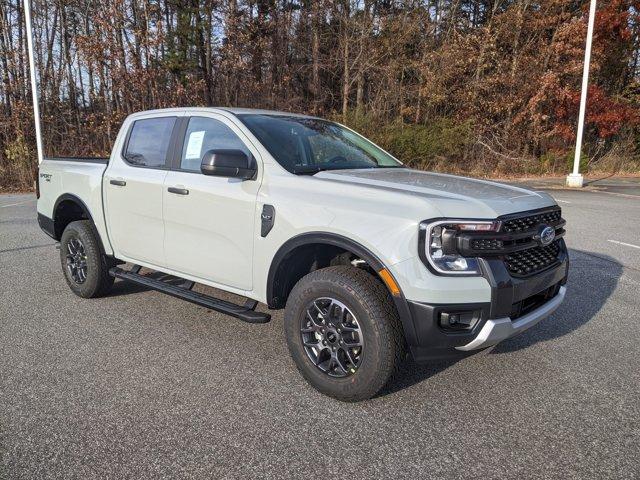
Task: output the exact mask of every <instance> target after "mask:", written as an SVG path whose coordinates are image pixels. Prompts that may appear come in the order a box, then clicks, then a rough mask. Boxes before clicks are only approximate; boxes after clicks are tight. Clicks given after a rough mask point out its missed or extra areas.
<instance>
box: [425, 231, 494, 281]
mask: <svg viewBox="0 0 640 480" xmlns="http://www.w3.org/2000/svg"><path fill="white" fill-rule="evenodd" d="M499 229H500V222H499V221H492V220H487V221H469V220H438V221H433V222H424V223H421V224H420V230H421V231H420V249H421V250H422V251H421V252H420V254H421V255H420V256H421V257H423V260H426V262H427V264H428V265H427V266H429V267H431V268H432V269H433V270H435V271H436V273H439V274H441V275H479V274H480V267H479V265H478V259H477V258H472V257H463V256H462V255H460V254H459V253H458V252H457V239H456V237H457V235H458V233H459V232H497V231H498V230H499Z"/></svg>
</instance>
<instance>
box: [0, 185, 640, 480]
mask: <svg viewBox="0 0 640 480" xmlns="http://www.w3.org/2000/svg"><path fill="white" fill-rule="evenodd" d="M627 191H631V192H632V193H633V190H632V189H628V190H627ZM550 193H551V194H552V195H553V196H554V197H555V198H556V199H557V200H558V202H559V204H560V206H561V207H562V209H563V212H564V216H565V218H566V219H567V221H568V232H569V233H568V236H567V242H568V245H569V247H570V250H571V252H570V255H571V273H570V280H569V283H568V293H567V298H566V301H565V303H564V304H563V305H562V306H561V307H560V309H559V310H558V311H557V312H556V313H555V314H554V315H553V316H551V317H549V318H548V319H546V320H544V321H543V322H541V323H540V324H538V325H537V326H536V327H534V328H533V329H531V330H528V331H526V332H525V333H523V334H521V335H520V336H518V337H515V338H512V339H510V340H507V341H505V342H503V343H502V344H500V345H498V346H497V347H495V348H494V349H493V350H491V351H485V352H482V353H479V354H477V355H475V356H472V357H469V358H466V359H464V360H462V361H459V362H457V363H442V362H439V363H433V364H430V365H427V366H418V365H415V364H412V363H407V365H406V366H405V367H404V369H403V371H402V372H401V374H400V376H399V378H398V380H397V381H396V382H395V383H394V384H393V385H391V387H390V388H389V389H387V390H386V391H384V392H383V393H382V394H381V395H380V396H378V397H376V398H374V399H372V400H370V401H367V402H362V403H358V404H345V403H340V402H338V401H335V400H333V399H331V398H328V397H325V396H323V395H321V394H319V393H317V392H316V391H315V390H314V389H312V388H311V387H310V386H308V385H307V384H306V383H305V382H304V380H303V379H302V378H301V376H300V375H299V374H298V372H297V370H296V369H295V366H294V365H293V362H292V361H291V359H290V358H289V355H288V352H287V348H286V345H285V340H284V337H283V328H282V313H281V312H275V314H274V316H273V320H272V321H271V323H269V324H265V325H250V324H246V323H242V322H240V321H238V320H235V319H233V318H230V317H225V316H223V315H220V314H217V313H215V312H211V311H208V310H207V309H205V308H201V307H199V306H196V305H192V304H189V303H186V302H183V301H180V300H178V299H175V298H172V297H169V296H166V295H163V294H161V293H158V292H154V291H150V290H144V289H142V288H139V287H137V286H133V285H129V284H126V283H122V282H118V283H117V284H116V285H115V288H114V291H113V293H112V294H111V295H110V296H108V297H106V298H102V299H94V300H83V299H80V298H78V297H76V296H74V295H73V294H72V293H71V291H70V290H69V289H68V287H67V285H66V283H65V282H64V279H63V277H62V273H61V268H60V262H59V256H58V255H59V252H58V251H57V250H56V249H55V247H54V242H53V241H52V240H51V239H50V238H49V237H47V236H46V235H45V234H44V233H42V232H41V231H40V229H39V228H38V225H37V222H36V214H35V198H34V196H33V195H2V196H0V478H10V479H14V478H16V479H17V478H25V479H34V478H65V479H72V478H78V479H91V478H114V479H120V478H143V479H150V478H161V477H162V478H238V479H240V478H242V479H244V478H283V479H289V478H323V479H329V478H338V479H342V478H348V479H350V480H353V479H360V478H363V479H370V478H479V477H481V478H501V479H503V478H519V479H520V478H540V479H543V478H544V479H547V478H562V479H568V478H580V479H585V478H594V479H603V478H617V479H631V478H639V477H640V346H639V345H640V328H639V323H640V293H639V292H640V197H639V196H635V195H633V194H628V193H623V194H620V193H617V194H616V193H612V192H602V191H565V190H552V191H551V192H550Z"/></svg>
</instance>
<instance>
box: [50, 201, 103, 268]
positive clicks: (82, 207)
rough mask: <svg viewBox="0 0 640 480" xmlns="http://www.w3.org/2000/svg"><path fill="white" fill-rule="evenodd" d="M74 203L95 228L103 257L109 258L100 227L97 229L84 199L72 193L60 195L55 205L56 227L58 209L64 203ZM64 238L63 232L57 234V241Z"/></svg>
mask: <svg viewBox="0 0 640 480" xmlns="http://www.w3.org/2000/svg"><path fill="white" fill-rule="evenodd" d="M66 201H69V202H73V203H75V204H76V205H77V206H78V207H80V210H82V213H83V214H84V215H85V216H86V217H87V220H90V221H91V226H92V227H93V231H94V233H95V235H96V237H97V239H98V244H99V245H100V251H101V252H102V254H103V255H105V256H109V255H107V253H106V251H105V249H104V245H103V243H102V237H101V236H100V233H98V227H96V222H95V220H94V219H93V215H91V211H90V210H89V207H87V204H86V203H84V202H83V201H82V199H81V198H80V197H78V196H76V195H73V194H72V193H63V194H62V195H60V196H59V197H58V199H57V200H56V202H55V203H54V205H53V222H54V225H55V222H56V212H57V211H58V207H59V206H60V204H61V203H62V202H66ZM61 236H62V232H60V235H58V234H57V232H56V237H57V238H56V240H60V238H61Z"/></svg>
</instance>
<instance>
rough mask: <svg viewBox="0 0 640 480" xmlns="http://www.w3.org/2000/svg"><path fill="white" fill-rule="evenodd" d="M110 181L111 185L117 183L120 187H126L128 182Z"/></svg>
mask: <svg viewBox="0 0 640 480" xmlns="http://www.w3.org/2000/svg"><path fill="white" fill-rule="evenodd" d="M109 183H110V184H111V185H117V186H119V187H124V186H125V185H126V184H127V182H125V181H124V180H109Z"/></svg>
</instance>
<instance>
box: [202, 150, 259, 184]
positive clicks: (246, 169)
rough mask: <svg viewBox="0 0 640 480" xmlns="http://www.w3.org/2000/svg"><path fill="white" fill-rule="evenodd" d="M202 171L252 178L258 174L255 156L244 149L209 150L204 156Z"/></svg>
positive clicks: (206, 173)
mask: <svg viewBox="0 0 640 480" xmlns="http://www.w3.org/2000/svg"><path fill="white" fill-rule="evenodd" d="M200 171H201V172H202V173H203V174H204V175H213V176H216V177H229V178H241V179H243V180H251V179H253V178H254V177H255V175H256V165H255V161H254V160H253V157H252V156H250V155H247V154H246V153H245V152H243V151H242V150H227V149H225V150H222V149H217V150H208V151H206V152H205V154H204V155H203V156H202V163H201V164H200Z"/></svg>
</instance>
